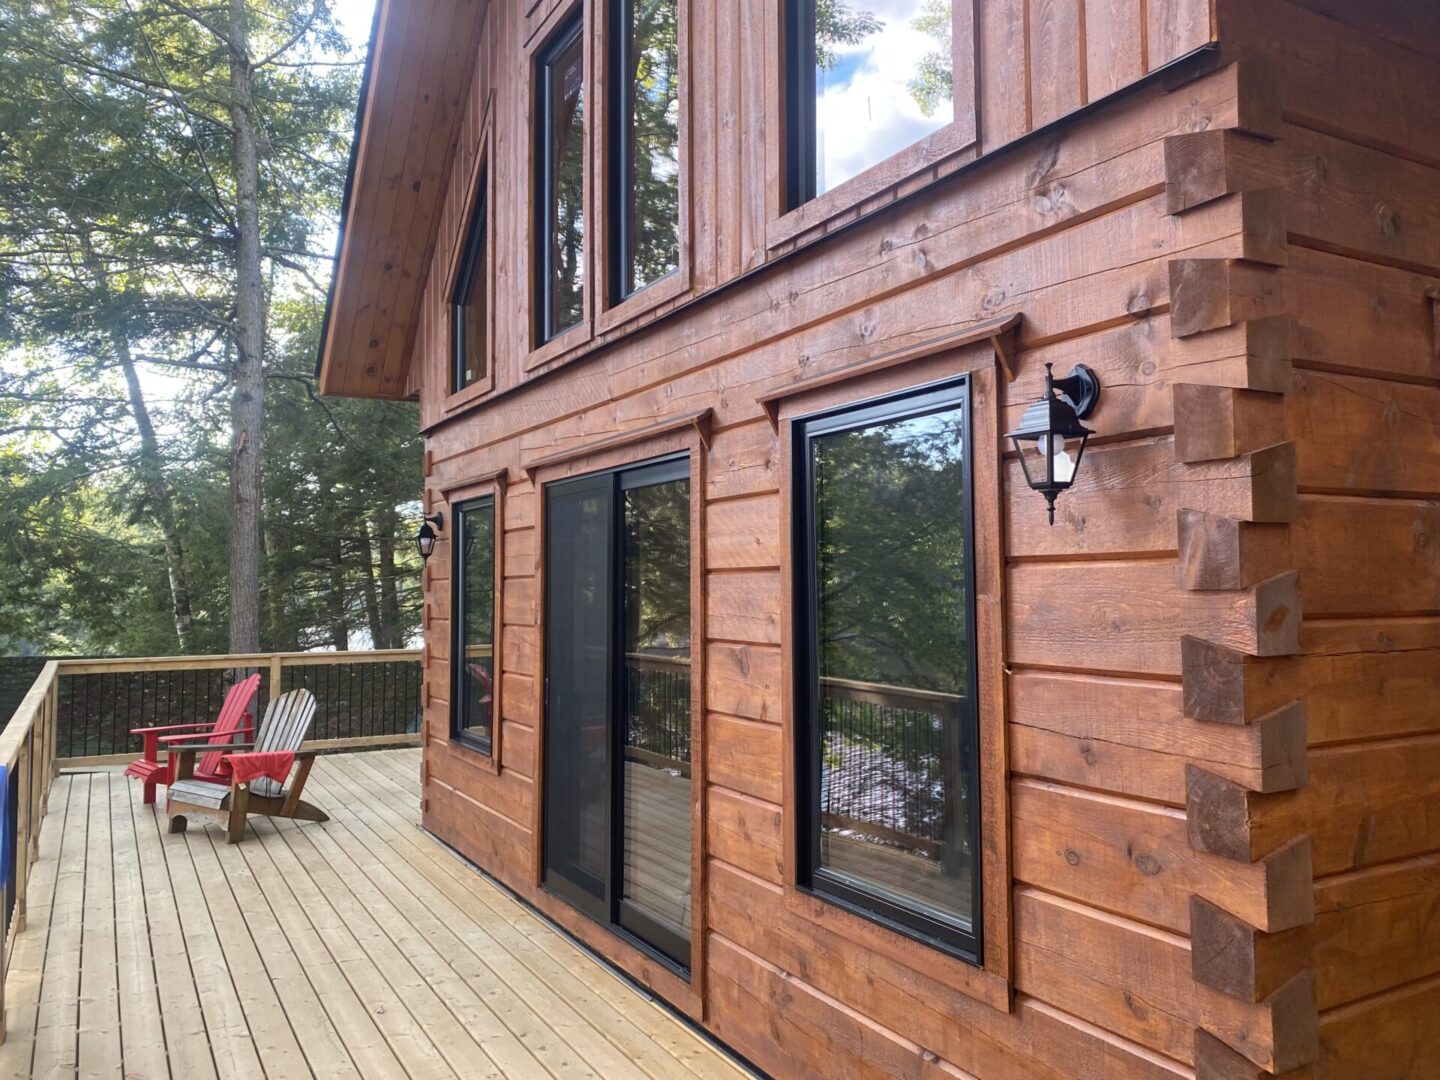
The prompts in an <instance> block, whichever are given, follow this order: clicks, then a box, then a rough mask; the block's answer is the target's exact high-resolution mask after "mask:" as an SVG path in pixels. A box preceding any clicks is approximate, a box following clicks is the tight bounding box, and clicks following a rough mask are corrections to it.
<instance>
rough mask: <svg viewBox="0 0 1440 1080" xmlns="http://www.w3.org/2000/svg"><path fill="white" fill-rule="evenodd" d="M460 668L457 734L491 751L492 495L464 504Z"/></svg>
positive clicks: (460, 523) (461, 517) (460, 515)
mask: <svg viewBox="0 0 1440 1080" xmlns="http://www.w3.org/2000/svg"><path fill="white" fill-rule="evenodd" d="M456 519H457V522H458V529H459V534H460V545H459V550H460V565H459V567H458V568H457V571H456V572H457V573H459V575H460V613H459V616H460V617H459V626H460V642H459V645H460V648H459V650H458V651H459V655H460V674H459V680H458V682H459V685H458V687H457V689H458V691H459V703H458V704H459V710H458V713H457V715H456V718H455V729H456V734H457V735H460V736H462V737H465V738H468V739H470V740H472V741H474V742H475V743H477V744H478V745H479V746H480V747H481V749H483V750H484V751H485V752H486V753H489V751H490V747H491V739H492V735H493V734H494V729H493V710H492V708H491V706H492V703H493V701H494V680H495V643H494V639H495V503H494V500H493V499H492V498H490V497H489V496H486V497H485V498H483V499H477V500H475V501H474V502H471V503H467V504H465V505H464V506H462V507H460V509H459V511H458V512H457V515H456Z"/></svg>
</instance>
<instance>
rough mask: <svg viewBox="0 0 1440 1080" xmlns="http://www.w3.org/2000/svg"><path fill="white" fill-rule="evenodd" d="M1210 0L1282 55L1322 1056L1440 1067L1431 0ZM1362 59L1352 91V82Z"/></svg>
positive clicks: (1437, 385) (1280, 827)
mask: <svg viewBox="0 0 1440 1080" xmlns="http://www.w3.org/2000/svg"><path fill="white" fill-rule="evenodd" d="M1362 8H1363V9H1364V10H1363V11H1362V10H1360V9H1362ZM1220 18H1221V26H1222V33H1223V34H1225V35H1226V36H1227V37H1229V36H1231V35H1233V36H1234V37H1235V38H1237V39H1244V40H1248V41H1251V42H1253V46H1252V48H1253V50H1254V51H1256V52H1259V53H1263V54H1264V56H1265V57H1266V59H1267V61H1268V62H1270V63H1271V64H1273V66H1274V68H1275V70H1276V72H1277V74H1278V76H1279V79H1280V81H1281V85H1282V88H1283V97H1284V102H1285V120H1286V123H1285V125H1284V129H1283V131H1282V133H1281V138H1280V139H1279V140H1277V141H1276V143H1275V144H1274V145H1273V147H1268V148H1265V152H1264V153H1263V154H1262V155H1260V156H1258V157H1256V158H1254V159H1253V165H1252V166H1250V167H1251V168H1252V169H1253V172H1254V174H1255V175H1257V176H1258V177H1260V178H1261V181H1262V182H1265V183H1275V184H1279V185H1281V186H1282V187H1283V188H1284V190H1285V191H1286V192H1287V193H1288V194H1289V196H1290V198H1289V202H1288V206H1287V229H1288V232H1289V242H1290V259H1289V264H1288V266H1287V267H1286V268H1285V271H1284V276H1285V278H1286V294H1287V296H1288V298H1289V304H1290V308H1291V310H1292V311H1293V312H1294V313H1295V315H1296V317H1297V318H1296V325H1295V335H1294V342H1293V345H1294V349H1293V365H1294V374H1293V387H1292V390H1291V392H1290V393H1289V394H1287V395H1286V398H1285V402H1286V414H1285V423H1286V428H1287V434H1288V435H1289V437H1290V438H1291V439H1293V440H1294V442H1295V445H1296V469H1297V480H1298V483H1299V491H1300V502H1299V507H1298V513H1297V517H1296V521H1295V526H1294V529H1293V541H1294V555H1295V560H1296V563H1297V565H1301V566H1303V567H1305V570H1304V573H1303V574H1302V580H1301V583H1300V593H1301V597H1302V602H1303V606H1304V612H1305V621H1304V623H1303V625H1302V627H1301V643H1302V652H1303V654H1302V655H1300V656H1297V657H1295V658H1294V659H1293V660H1291V661H1287V663H1286V666H1285V668H1284V669H1283V670H1279V671H1277V673H1276V674H1275V678H1276V679H1277V680H1283V681H1284V682H1286V683H1287V684H1288V685H1289V687H1290V692H1291V693H1294V694H1296V695H1304V696H1306V697H1307V698H1308V701H1309V713H1310V725H1309V741H1310V745H1311V752H1310V760H1309V783H1308V785H1307V786H1306V787H1305V788H1303V789H1301V790H1299V791H1296V792H1293V793H1288V794H1285V795H1278V796H1275V797H1274V800H1275V801H1274V803H1273V806H1269V807H1266V808H1265V814H1266V816H1267V817H1268V816H1270V815H1271V814H1273V815H1274V818H1273V820H1272V821H1271V822H1270V824H1271V825H1272V826H1273V828H1274V830H1275V832H1276V834H1280V833H1285V832H1287V831H1292V830H1294V829H1297V828H1299V829H1303V830H1304V831H1306V832H1308V833H1309V835H1310V836H1311V839H1312V842H1313V857H1314V872H1315V875H1316V879H1315V896H1316V926H1315V936H1314V954H1313V955H1314V963H1315V972H1316V991H1317V998H1318V1002H1319V1005H1320V1008H1321V1010H1322V1012H1321V1028H1320V1036H1321V1057H1320V1060H1319V1063H1318V1064H1317V1066H1316V1069H1315V1076H1316V1077H1317V1078H1329V1077H1335V1078H1339V1077H1344V1078H1346V1080H1352V1078H1358V1080H1367V1078H1378V1077H1382V1076H1383V1077H1402V1076H1404V1077H1419V1076H1428V1075H1433V1074H1434V1073H1435V1072H1436V1071H1437V1069H1440V1044H1437V1041H1436V1039H1435V1035H1434V1031H1433V1027H1434V1025H1433V1023H1430V1020H1429V1018H1431V1017H1433V1015H1434V1009H1435V1002H1436V995H1437V985H1440V984H1437V979H1440V951H1437V949H1436V948H1435V935H1434V933H1433V929H1432V928H1433V920H1434V919H1435V918H1436V917H1437V913H1440V831H1437V830H1436V829H1435V828H1434V822H1435V820H1436V819H1437V817H1440V347H1437V336H1436V331H1437V323H1436V314H1435V305H1436V300H1435V297H1436V296H1437V295H1440V293H1437V291H1436V290H1437V288H1440V214H1437V212H1436V204H1435V192H1436V191H1437V190H1440V150H1437V147H1440V105H1437V101H1440V98H1437V93H1440V72H1437V68H1436V65H1435V61H1434V55H1433V54H1434V50H1435V47H1436V38H1435V36H1434V31H1435V23H1434V12H1433V10H1431V6H1430V5H1425V4H1421V3H1398V2H1397V3H1394V4H1386V5H1345V4H1335V3H1331V2H1329V0H1257V2H1254V3H1251V2H1249V0H1245V2H1239V0H1235V2H1226V3H1224V4H1222V5H1221V8H1220ZM1279 25H1283V26H1284V28H1285V30H1284V33H1283V34H1273V33H1267V32H1266V31H1267V28H1274V27H1276V26H1279ZM1427 30H1428V33H1427ZM1427 48H1428V49H1429V51H1430V53H1431V55H1429V56H1422V55H1421V52H1423V51H1424V50H1425V49H1427ZM1359 72H1365V73H1366V75H1365V82H1364V90H1363V92H1361V93H1355V92H1352V90H1351V89H1345V87H1346V84H1347V80H1348V79H1349V78H1350V76H1351V75H1352V74H1354V73H1359ZM1352 89H1353V88H1352Z"/></svg>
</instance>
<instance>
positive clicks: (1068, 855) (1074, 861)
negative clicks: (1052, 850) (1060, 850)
mask: <svg viewBox="0 0 1440 1080" xmlns="http://www.w3.org/2000/svg"><path fill="white" fill-rule="evenodd" d="M1065 861H1066V862H1067V863H1069V864H1070V865H1071V866H1079V865H1080V853H1079V852H1078V851H1076V850H1075V849H1074V848H1066V849H1065Z"/></svg>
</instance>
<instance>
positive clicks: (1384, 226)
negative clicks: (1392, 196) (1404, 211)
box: [1375, 203, 1400, 236]
mask: <svg viewBox="0 0 1440 1080" xmlns="http://www.w3.org/2000/svg"><path fill="white" fill-rule="evenodd" d="M1375 221H1376V223H1377V224H1378V225H1379V226H1380V231H1381V233H1383V234H1384V235H1386V236H1395V235H1396V234H1397V233H1399V231H1400V217H1399V215H1398V214H1396V213H1395V211H1394V209H1393V208H1391V207H1389V206H1386V205H1385V204H1384V203H1381V204H1380V205H1378V206H1376V207H1375Z"/></svg>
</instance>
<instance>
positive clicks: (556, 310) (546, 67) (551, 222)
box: [539, 18, 585, 340]
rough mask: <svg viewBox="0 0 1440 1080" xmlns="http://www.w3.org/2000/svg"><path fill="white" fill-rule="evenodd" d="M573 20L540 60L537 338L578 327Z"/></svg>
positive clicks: (581, 194) (576, 25) (580, 87)
mask: <svg viewBox="0 0 1440 1080" xmlns="http://www.w3.org/2000/svg"><path fill="white" fill-rule="evenodd" d="M580 27H581V23H580V20H579V19H578V18H577V19H576V20H575V21H574V22H573V23H572V24H571V25H570V26H569V27H568V28H567V29H565V30H563V31H561V33H560V35H559V36H558V38H557V39H556V40H555V41H554V43H552V44H551V45H550V46H549V47H547V48H546V50H545V52H544V53H543V54H542V55H541V60H540V90H541V110H540V154H541V169H540V178H541V183H540V215H539V216H540V226H541V227H540V230H539V242H540V244H541V247H542V251H541V258H540V260H539V263H540V272H541V283H540V284H541V309H542V310H541V325H540V336H541V338H542V339H546V340H548V339H549V338H552V337H554V336H555V335H556V334H559V333H562V332H563V331H565V330H568V329H569V328H570V327H572V326H574V325H575V324H576V323H578V322H579V321H580V319H581V318H582V316H583V314H584V291H585V205H584V203H585V48H584V40H583V38H582V36H581V33H580Z"/></svg>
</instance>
